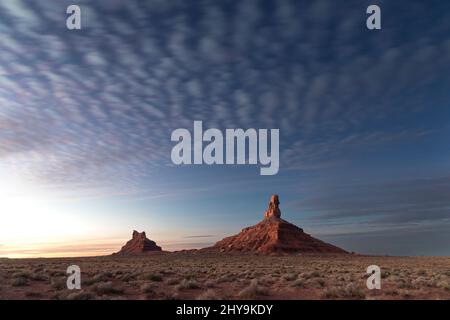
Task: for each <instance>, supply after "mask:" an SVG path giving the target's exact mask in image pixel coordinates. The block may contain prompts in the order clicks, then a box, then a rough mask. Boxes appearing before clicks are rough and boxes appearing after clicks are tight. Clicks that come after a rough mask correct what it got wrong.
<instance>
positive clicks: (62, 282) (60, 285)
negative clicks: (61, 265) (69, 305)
mask: <svg viewBox="0 0 450 320" xmlns="http://www.w3.org/2000/svg"><path fill="white" fill-rule="evenodd" d="M50 282H51V285H52V287H53V288H54V289H56V290H62V289H65V288H67V280H66V279H65V278H54V279H51V280H50Z"/></svg>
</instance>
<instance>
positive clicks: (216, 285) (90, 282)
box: [0, 252, 450, 299]
mask: <svg viewBox="0 0 450 320" xmlns="http://www.w3.org/2000/svg"><path fill="white" fill-rule="evenodd" d="M373 264H375V265H378V266H379V267H380V268H381V271H382V272H381V274H382V282H381V290H369V289H367V287H366V279H367V277H368V275H367V274H366V269H367V267H368V266H369V265H373ZM70 265H78V266H79V267H80V268H81V290H68V289H67V286H66V280H67V277H68V275H67V274H66V269H67V267H68V266H70ZM0 299H450V257H380V256H358V255H350V256H318V255H312V256H311V255H297V256H256V255H243V254H242V255H228V254H214V253H202V252H197V253H195V252H184V253H182V252H179V253H159V254H150V255H147V256H144V257H95V258H55V259H53V258H52V259H0Z"/></svg>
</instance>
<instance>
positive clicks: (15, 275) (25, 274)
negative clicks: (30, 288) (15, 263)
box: [12, 271, 31, 279]
mask: <svg viewBox="0 0 450 320" xmlns="http://www.w3.org/2000/svg"><path fill="white" fill-rule="evenodd" d="M12 277H13V278H24V279H31V273H30V272H23V271H22V272H15V273H13V275H12Z"/></svg>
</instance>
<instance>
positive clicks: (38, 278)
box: [31, 272, 49, 281]
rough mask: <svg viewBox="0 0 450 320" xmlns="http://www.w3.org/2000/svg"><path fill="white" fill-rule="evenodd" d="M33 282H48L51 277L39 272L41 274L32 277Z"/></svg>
mask: <svg viewBox="0 0 450 320" xmlns="http://www.w3.org/2000/svg"><path fill="white" fill-rule="evenodd" d="M31 280H34V281H48V280H49V277H48V276H47V275H46V274H44V273H42V272H39V273H36V274H33V275H31Z"/></svg>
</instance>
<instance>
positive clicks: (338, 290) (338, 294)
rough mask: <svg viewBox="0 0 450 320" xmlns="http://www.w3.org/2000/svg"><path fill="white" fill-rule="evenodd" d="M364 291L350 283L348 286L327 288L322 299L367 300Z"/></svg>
mask: <svg viewBox="0 0 450 320" xmlns="http://www.w3.org/2000/svg"><path fill="white" fill-rule="evenodd" d="M365 296H366V295H365V293H364V291H362V290H361V288H359V287H358V286H357V285H355V284H353V283H349V284H347V285H346V286H337V287H330V288H326V289H325V290H324V292H323V294H322V297H324V298H326V299H330V298H357V299H363V298H365Z"/></svg>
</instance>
